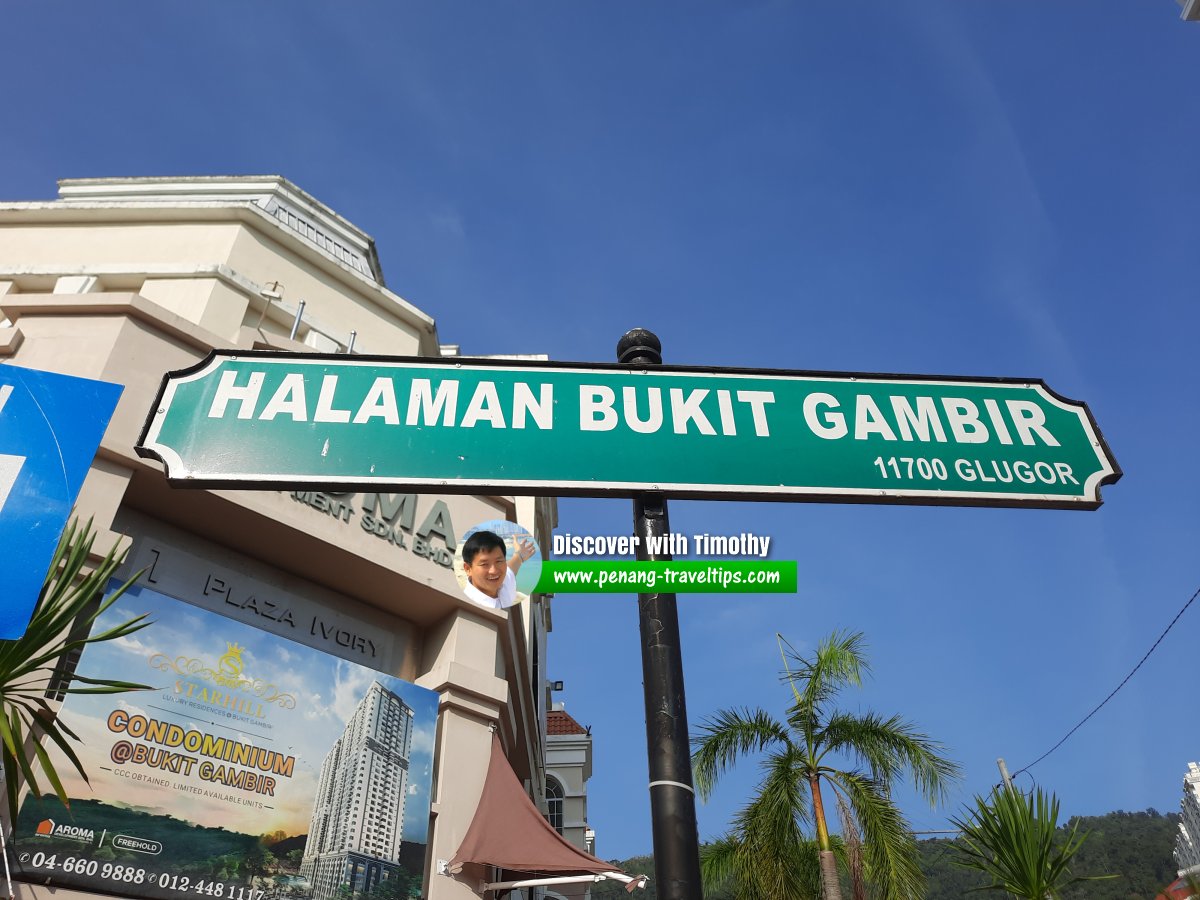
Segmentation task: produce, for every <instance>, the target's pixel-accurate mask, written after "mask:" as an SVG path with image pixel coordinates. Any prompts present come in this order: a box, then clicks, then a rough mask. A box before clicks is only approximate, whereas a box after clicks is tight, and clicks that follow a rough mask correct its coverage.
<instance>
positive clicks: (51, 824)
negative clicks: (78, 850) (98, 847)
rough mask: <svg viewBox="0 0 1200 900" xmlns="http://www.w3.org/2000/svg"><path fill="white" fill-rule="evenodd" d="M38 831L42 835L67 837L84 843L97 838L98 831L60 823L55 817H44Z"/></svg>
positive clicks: (69, 839) (39, 823)
mask: <svg viewBox="0 0 1200 900" xmlns="http://www.w3.org/2000/svg"><path fill="white" fill-rule="evenodd" d="M37 833H38V834H39V835H41V836H42V837H54V838H65V839H67V840H68V841H79V842H80V843H82V844H90V843H92V842H93V841H95V840H96V832H94V831H92V829H90V828H80V827H79V826H77V825H59V824H58V823H57V822H55V821H54V820H53V819H42V821H40V822H38V826H37Z"/></svg>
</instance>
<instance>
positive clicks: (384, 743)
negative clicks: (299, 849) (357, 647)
mask: <svg viewBox="0 0 1200 900" xmlns="http://www.w3.org/2000/svg"><path fill="white" fill-rule="evenodd" d="M412 732H413V711H412V709H411V708H410V707H409V706H408V704H406V703H405V702H404V701H403V700H402V699H401V698H400V697H399V696H397V695H396V694H394V693H392V692H391V691H389V690H388V689H387V688H385V687H384V686H383V685H381V684H380V683H379V682H378V681H376V682H374V683H372V685H371V687H370V689H369V690H368V691H367V693H366V695H365V696H364V697H363V698H362V700H361V701H359V704H358V707H357V708H356V709H355V710H354V714H353V715H352V716H351V717H350V721H349V722H347V723H346V730H345V731H344V732H342V736H341V737H340V738H338V740H337V741H336V742H335V743H334V745H333V747H331V748H330V750H329V753H328V755H327V756H326V757H325V762H324V763H322V765H321V779H320V786H319V787H318V789H317V798H316V800H315V801H314V803H313V811H312V820H311V822H310V823H309V828H308V842H307V843H306V844H305V848H304V860H303V862H302V863H301V866H300V874H301V876H303V877H305V878H307V879H308V880H309V882H310V883H311V884H312V890H313V893H312V896H313V900H333V898H334V897H335V896H336V895H337V894H338V889H339V888H340V887H342V886H343V885H345V886H346V887H347V888H348V889H349V890H350V891H352V892H353V893H355V894H357V893H361V892H365V891H369V890H371V889H372V888H374V887H376V886H377V885H378V884H380V883H381V882H383V881H386V880H387V879H389V878H391V877H392V876H393V875H394V874H395V873H396V871H397V870H398V869H399V867H400V845H401V843H402V841H403V834H404V800H405V796H406V795H407V793H408V759H409V751H410V748H411V745H412ZM416 874H417V875H418V877H419V875H420V873H416Z"/></svg>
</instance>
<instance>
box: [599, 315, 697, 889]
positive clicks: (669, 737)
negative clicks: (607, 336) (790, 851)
mask: <svg viewBox="0 0 1200 900" xmlns="http://www.w3.org/2000/svg"><path fill="white" fill-rule="evenodd" d="M617 360H618V361H619V362H622V363H627V364H629V365H640V366H657V365H659V364H660V363H662V344H661V343H660V342H659V340H658V337H657V336H655V335H654V334H653V333H652V332H649V331H646V330H645V329H644V328H635V329H633V330H632V331H628V332H626V334H625V335H624V337H622V338H621V340H620V341H619V342H618V343H617ZM633 531H634V534H635V535H636V536H637V537H638V538H640V540H639V541H638V543H637V558H638V559H640V560H656V561H657V560H662V561H666V560H669V559H670V558H671V554H669V553H650V552H649V551H648V550H647V549H646V548H647V547H651V546H663V545H664V542H665V538H666V535H668V534H669V533H670V531H671V528H670V524H669V523H668V521H667V501H666V499H665V498H664V497H663V496H662V495H653V494H642V495H641V496H639V497H636V498H635V499H634V501H633ZM650 538H654V540H650ZM638 622H639V625H640V626H641V634H642V690H643V693H644V695H645V698H646V751H647V753H646V755H647V759H648V761H649V770H650V820H651V821H650V827H651V833H652V835H653V840H654V877H655V879H656V885H657V888H656V890H657V892H658V896H659V897H662V898H663V900H700V897H701V896H702V894H701V887H700V836H699V830H698V828H697V826H696V791H695V788H694V787H693V786H692V760H691V752H690V745H689V743H688V723H687V703H686V700H685V698H684V692H683V655H682V653H681V650H680V646H679V611H678V609H677V607H676V604H675V595H674V594H638Z"/></svg>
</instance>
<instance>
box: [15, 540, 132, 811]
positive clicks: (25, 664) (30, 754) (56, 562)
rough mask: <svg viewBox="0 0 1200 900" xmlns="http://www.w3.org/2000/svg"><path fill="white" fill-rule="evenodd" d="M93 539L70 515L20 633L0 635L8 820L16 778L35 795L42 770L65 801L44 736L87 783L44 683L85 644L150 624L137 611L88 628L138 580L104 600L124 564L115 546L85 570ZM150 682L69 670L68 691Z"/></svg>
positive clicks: (106, 690)
mask: <svg viewBox="0 0 1200 900" xmlns="http://www.w3.org/2000/svg"><path fill="white" fill-rule="evenodd" d="M94 540H95V534H94V533H93V531H92V523H91V520H89V521H88V522H87V524H85V525H82V526H81V525H79V523H78V521H76V520H72V521H71V523H70V524H69V525H68V526H67V528H66V530H65V531H64V532H63V535H62V538H61V539H60V540H59V542H58V547H57V548H56V549H55V551H54V556H53V558H52V560H51V562H50V568H49V570H48V571H47V574H46V580H45V583H44V585H43V586H42V592H41V596H40V597H39V598H38V602H37V605H36V606H35V607H34V610H33V616H32V618H31V619H30V621H29V627H28V628H27V629H25V634H23V635H22V636H21V637H19V638H17V639H16V640H13V641H0V763H2V764H3V766H4V779H5V785H6V787H7V792H8V812H9V816H10V817H11V818H10V821H15V820H16V815H17V793H18V779H19V777H20V778H24V780H25V782H26V783H27V784H28V785H29V788H30V790H32V791H33V792H34V793H38V794H40V793H41V788H40V784H39V781H38V775H39V774H40V775H41V776H43V777H44V778H45V780H46V781H47V782H49V784H50V786H51V787H52V788H53V789H54V792H55V794H56V795H57V796H58V799H59V800H61V801H62V803H63V805H69V804H70V798H69V797H67V793H66V791H65V790H64V789H63V785H62V780H61V779H60V778H59V775H58V772H57V771H56V769H55V767H54V763H53V761H52V760H51V759H50V756H49V754H48V753H47V752H46V749H45V748H44V747H43V746H42V744H43V741H44V740H48V741H50V742H51V743H53V744H54V745H55V746H57V747H58V749H59V750H61V751H62V753H63V755H64V756H65V757H66V758H67V759H68V760H70V761H71V764H72V765H73V766H74V767H75V770H76V771H77V772H78V773H79V775H80V776H81V777H82V778H83V779H84V781H87V773H86V772H85V771H84V770H83V765H82V763H81V762H80V761H79V757H78V756H77V755H76V753H75V751H74V749H73V748H72V747H71V741H78V740H79V737H78V736H77V735H76V734H75V733H74V732H73V731H71V729H70V728H69V727H68V726H67V725H66V724H65V723H64V722H63V721H62V720H61V719H60V718H58V717H57V716H56V715H55V711H54V707H53V706H52V705H51V703H50V701H49V699H48V697H47V689H48V688H49V687H50V686H51V682H52V680H53V679H54V678H55V677H56V668H55V667H56V666H57V665H58V664H59V662H60V660H63V659H64V658H65V657H66V656H68V655H69V654H71V653H73V652H74V651H76V650H82V649H83V648H84V647H86V646H87V645H88V644H97V643H100V642H102V641H112V640H116V639H117V638H121V637H125V636H126V635H130V634H133V633H134V632H135V631H140V630H141V629H142V628H145V627H146V626H147V625H148V624H150V623H149V622H147V621H145V616H138V617H137V618H135V619H132V620H130V621H128V622H124V623H122V624H120V625H115V626H113V627H111V628H108V629H106V630H104V631H101V632H99V633H97V634H92V633H91V630H92V626H93V625H94V624H95V622H96V619H97V618H99V616H101V615H102V614H103V613H104V612H105V611H106V610H108V609H109V607H111V606H112V605H113V603H115V602H116V600H117V599H118V598H119V597H120V596H121V595H122V594H123V593H125V591H126V590H128V589H129V587H130V586H131V585H132V584H133V583H134V581H136V580H137V578H138V575H134V576H133V577H132V578H130V579H129V581H126V582H125V583H124V584H122V585H121V586H120V587H118V588H117V590H115V591H114V592H113V593H112V594H110V595H109V596H108V597H107V598H106V599H101V597H102V596H103V592H104V586H105V585H106V584H107V583H108V581H109V579H110V578H112V576H113V573H114V572H115V571H116V570H117V568H118V567H119V566H120V565H121V563H122V562H124V560H125V553H124V551H122V552H120V553H118V552H117V549H116V548H115V547H114V548H113V549H112V550H110V551H109V552H108V554H107V555H106V556H105V557H104V559H103V560H102V561H101V562H100V563H99V564H98V565H97V566H95V567H94V568H93V569H91V571H89V572H85V569H86V568H87V561H88V557H89V554H90V553H91V551H92V543H93V541H94ZM138 574H139V575H140V574H141V573H138ZM76 685H79V686H76ZM148 688H149V685H144V684H134V683H132V682H127V681H112V680H109V679H104V678H85V677H83V676H82V675H74V674H72V675H71V678H70V683H69V684H67V686H66V687H65V692H66V693H70V694H115V693H120V692H122V691H134V690H146V689H148Z"/></svg>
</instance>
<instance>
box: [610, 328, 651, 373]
mask: <svg viewBox="0 0 1200 900" xmlns="http://www.w3.org/2000/svg"><path fill="white" fill-rule="evenodd" d="M617 362H620V363H628V364H635V363H642V364H643V365H651V366H657V365H661V364H662V342H660V341H659V339H658V335H656V334H655V333H654V332H653V331H647V330H646V329H645V328H631V329H630V330H629V331H627V332H625V334H624V335H623V336H622V337H621V339H620V340H619V341H617Z"/></svg>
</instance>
